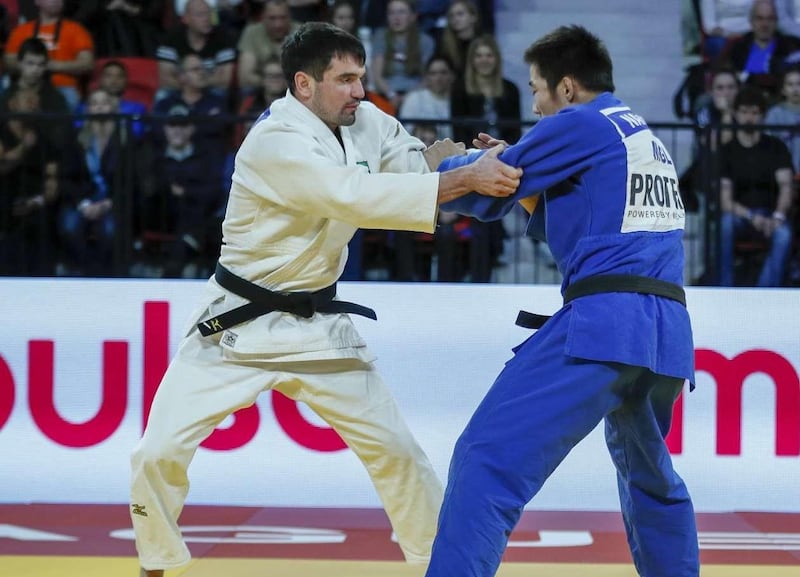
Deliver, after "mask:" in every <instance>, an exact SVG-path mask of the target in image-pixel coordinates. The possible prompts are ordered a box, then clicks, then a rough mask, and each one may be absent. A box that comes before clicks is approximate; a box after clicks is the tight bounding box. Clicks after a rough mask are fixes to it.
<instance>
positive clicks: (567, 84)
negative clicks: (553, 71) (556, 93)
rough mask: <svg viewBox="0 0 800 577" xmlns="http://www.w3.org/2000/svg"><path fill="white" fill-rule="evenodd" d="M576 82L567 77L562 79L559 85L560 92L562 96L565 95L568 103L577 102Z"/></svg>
mask: <svg viewBox="0 0 800 577" xmlns="http://www.w3.org/2000/svg"><path fill="white" fill-rule="evenodd" d="M575 89H576V86H575V81H574V80H572V78H571V77H569V76H565V77H564V78H562V79H561V83H560V85H559V90H560V91H561V94H563V95H564V98H565V99H566V100H567V102H573V101H574V100H575Z"/></svg>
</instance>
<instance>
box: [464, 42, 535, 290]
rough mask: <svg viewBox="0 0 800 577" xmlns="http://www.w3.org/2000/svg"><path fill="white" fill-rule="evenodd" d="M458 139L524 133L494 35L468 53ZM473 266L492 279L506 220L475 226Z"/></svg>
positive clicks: (480, 276)
mask: <svg viewBox="0 0 800 577" xmlns="http://www.w3.org/2000/svg"><path fill="white" fill-rule="evenodd" d="M450 113H451V114H452V117H453V135H454V136H453V139H454V140H455V141H457V142H458V141H461V142H465V143H471V142H472V139H473V138H475V136H476V135H477V134H478V132H486V133H489V134H491V135H492V136H494V137H495V138H500V139H501V140H505V141H506V142H508V143H509V144H514V143H515V142H516V141H517V140H519V137H520V127H519V124H520V119H521V115H520V97H519V89H518V88H517V87H516V86H515V85H514V83H513V82H511V81H510V80H508V79H506V78H503V59H502V56H501V54H500V47H499V46H498V45H497V41H496V40H495V38H494V36H492V35H491V34H484V35H482V36H479V37H478V38H476V39H475V40H473V41H472V43H470V45H469V50H468V51H467V62H466V67H465V70H464V78H463V79H462V81H461V82H459V83H457V84H456V87H454V89H453V92H452V93H451V99H450ZM470 232H471V234H472V239H471V243H470V270H471V280H472V282H489V281H490V280H491V275H492V267H493V266H494V265H495V264H497V262H498V260H499V259H500V256H501V255H502V253H503V240H504V239H505V236H506V235H505V230H504V229H503V221H502V220H497V221H492V222H480V221H478V220H475V219H473V220H472V222H471V224H470Z"/></svg>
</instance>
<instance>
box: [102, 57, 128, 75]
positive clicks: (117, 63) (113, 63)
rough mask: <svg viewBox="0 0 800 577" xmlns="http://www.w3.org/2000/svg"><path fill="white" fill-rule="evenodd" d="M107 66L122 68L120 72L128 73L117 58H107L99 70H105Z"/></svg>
mask: <svg viewBox="0 0 800 577" xmlns="http://www.w3.org/2000/svg"><path fill="white" fill-rule="evenodd" d="M109 68H119V69H120V70H122V73H123V74H124V75H125V76H127V75H128V67H127V66H125V64H123V63H122V62H120V61H119V60H109V61H108V62H106V63H104V64H103V66H102V67H101V68H100V72H105V71H106V70H108V69H109Z"/></svg>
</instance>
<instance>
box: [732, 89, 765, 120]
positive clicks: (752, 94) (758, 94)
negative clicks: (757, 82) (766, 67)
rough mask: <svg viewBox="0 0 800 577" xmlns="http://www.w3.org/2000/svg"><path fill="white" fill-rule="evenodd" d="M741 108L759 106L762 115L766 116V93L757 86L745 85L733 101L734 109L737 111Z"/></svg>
mask: <svg viewBox="0 0 800 577" xmlns="http://www.w3.org/2000/svg"><path fill="white" fill-rule="evenodd" d="M740 106H758V109H759V110H760V111H761V114H764V113H765V112H766V111H767V97H766V96H765V95H764V91H763V90H761V89H760V88H758V87H757V86H753V85H752V84H745V85H744V86H742V87H741V88H740V89H739V92H737V93H736V98H734V99H733V109H734V110H736V109H737V108H739V107H740Z"/></svg>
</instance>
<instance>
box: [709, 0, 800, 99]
mask: <svg viewBox="0 0 800 577" xmlns="http://www.w3.org/2000/svg"><path fill="white" fill-rule="evenodd" d="M777 20H778V17H777V15H776V13H775V6H774V4H773V3H772V0H754V2H753V5H752V8H751V9H750V26H751V30H750V32H747V33H746V34H745V35H743V36H741V37H738V38H735V39H732V40H730V41H729V42H728V43H727V44H726V46H725V48H723V51H722V53H721V54H720V57H719V58H720V62H721V63H723V64H726V65H730V66H732V67H733V69H734V70H736V72H737V73H738V74H739V79H740V80H741V81H742V82H743V83H746V84H753V85H754V86H757V87H759V88H761V89H762V90H763V91H764V92H765V93H766V95H767V97H768V99H770V100H774V99H777V96H778V93H779V90H778V78H779V77H780V75H781V73H782V72H783V69H784V68H785V67H786V59H787V58H788V57H789V56H790V55H791V54H793V53H794V52H796V51H798V50H800V39H798V38H796V37H794V36H786V35H784V34H781V33H780V32H778V27H777Z"/></svg>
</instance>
